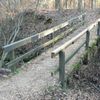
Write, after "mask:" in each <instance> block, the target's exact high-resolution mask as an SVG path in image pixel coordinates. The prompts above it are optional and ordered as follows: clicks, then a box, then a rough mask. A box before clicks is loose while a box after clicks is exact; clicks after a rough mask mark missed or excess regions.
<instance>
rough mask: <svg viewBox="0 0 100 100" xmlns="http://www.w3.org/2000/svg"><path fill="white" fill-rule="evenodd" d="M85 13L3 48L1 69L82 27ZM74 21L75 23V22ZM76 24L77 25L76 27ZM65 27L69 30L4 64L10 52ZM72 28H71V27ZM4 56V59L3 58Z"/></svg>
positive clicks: (0, 62)
mask: <svg viewBox="0 0 100 100" xmlns="http://www.w3.org/2000/svg"><path fill="white" fill-rule="evenodd" d="M85 15H86V14H85V13H84V14H81V15H79V16H76V17H74V18H72V19H70V20H68V21H66V22H64V23H62V24H60V25H57V26H55V27H53V28H51V29H48V30H45V31H43V32H41V33H37V34H35V35H33V36H30V37H28V38H25V39H22V40H19V41H16V42H14V43H11V44H8V45H5V46H3V47H2V48H3V51H4V53H3V55H2V56H3V58H1V61H0V67H3V66H6V67H8V68H9V67H11V66H12V65H14V64H16V63H18V62H19V61H21V60H22V59H24V58H26V57H27V56H29V55H31V54H33V53H35V52H36V51H39V50H40V49H42V48H45V47H46V46H48V45H50V44H52V43H54V42H56V41H58V40H59V39H61V38H63V37H64V36H65V35H67V34H68V33H69V32H72V31H73V30H74V29H76V28H77V27H79V26H80V25H83V24H84V22H85ZM75 21H76V22H75ZM76 23H77V25H76ZM67 26H70V28H69V29H68V30H66V31H64V32H62V33H60V34H58V35H57V36H56V37H53V38H51V39H50V40H49V41H48V42H46V43H44V44H41V45H39V46H37V47H35V48H34V49H32V50H30V51H28V52H27V53H25V54H23V55H21V56H19V57H17V58H15V59H12V60H11V61H10V62H8V63H5V59H6V56H5V55H8V53H9V52H12V51H14V50H15V49H16V48H17V49H18V48H20V47H22V46H24V45H27V44H28V43H34V42H36V41H38V40H39V39H42V38H43V37H46V36H48V35H54V32H56V31H58V30H60V29H62V28H64V27H67ZM72 26H73V27H72ZM4 56H5V57H4Z"/></svg>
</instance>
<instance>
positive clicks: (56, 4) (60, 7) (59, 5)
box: [55, 0, 62, 10]
mask: <svg viewBox="0 0 100 100" xmlns="http://www.w3.org/2000/svg"><path fill="white" fill-rule="evenodd" d="M55 8H56V9H57V10H61V9H62V5H61V0H55Z"/></svg>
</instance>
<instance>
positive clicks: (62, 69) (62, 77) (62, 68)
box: [51, 19, 100, 87]
mask: <svg viewBox="0 0 100 100" xmlns="http://www.w3.org/2000/svg"><path fill="white" fill-rule="evenodd" d="M96 25H98V28H97V35H99V36H100V19H98V20H97V21H96V22H95V23H93V24H92V25H90V26H89V27H88V28H86V29H85V30H83V31H82V32H80V33H79V34H78V35H77V36H75V37H74V38H72V39H71V40H69V41H68V42H66V43H64V44H63V45H61V46H60V47H58V48H57V49H55V50H54V51H52V53H51V57H52V58H53V57H55V56H56V55H59V81H60V82H61V85H62V87H65V64H66V63H67V62H68V61H70V60H71V58H72V57H74V55H75V54H77V52H78V51H79V50H80V49H81V48H82V47H83V46H84V45H86V46H85V48H86V50H88V48H89V41H90V30H92V29H93V28H94V27H95V26H96ZM85 34H86V41H84V42H83V43H82V44H81V45H80V46H79V47H78V48H77V49H76V50H75V52H73V53H72V54H71V55H70V56H69V57H68V58H67V59H65V51H64V50H65V49H66V48H68V47H69V46H71V45H72V44H73V43H74V42H76V41H77V40H78V39H80V38H81V37H82V36H83V35H85ZM86 57H87V58H86V59H87V61H88V54H87V55H86Z"/></svg>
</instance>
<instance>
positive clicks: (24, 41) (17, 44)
mask: <svg viewBox="0 0 100 100" xmlns="http://www.w3.org/2000/svg"><path fill="white" fill-rule="evenodd" d="M85 15H86V14H85V13H84V14H82V15H80V16H78V17H74V18H72V19H71V20H68V21H67V22H65V23H62V24H60V25H58V26H55V27H53V28H51V29H48V30H46V31H43V32H41V33H37V34H36V35H33V36H31V37H28V38H25V39H22V40H20V41H17V42H14V43H12V44H9V45H6V46H4V47H3V49H4V51H5V52H10V51H12V50H13V49H16V48H18V47H21V46H23V45H25V44H28V43H31V42H34V41H36V40H38V39H40V38H43V37H45V36H47V35H49V34H51V33H54V32H56V31H57V30H59V29H61V28H64V27H65V26H67V25H70V24H71V23H72V22H73V20H76V19H80V20H84V18H85Z"/></svg>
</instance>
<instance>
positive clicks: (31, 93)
mask: <svg viewBox="0 0 100 100" xmlns="http://www.w3.org/2000/svg"><path fill="white" fill-rule="evenodd" d="M97 18H99V15H97V12H95V11H87V18H86V21H87V22H86V24H85V25H84V26H82V27H80V28H79V29H77V30H76V31H74V32H73V34H71V35H70V36H68V37H66V38H64V39H62V40H61V41H59V42H58V43H56V44H55V46H54V47H52V48H50V49H49V50H47V51H46V52H44V53H42V54H41V55H40V56H39V57H37V58H35V59H33V60H31V61H30V62H28V63H27V64H25V65H24V66H23V67H22V69H21V70H20V72H19V73H18V74H16V75H14V76H11V77H10V78H5V79H2V78H1V81H0V100H41V98H40V96H41V94H43V93H44V92H45V91H44V89H46V88H48V87H49V86H54V85H55V84H58V74H56V75H53V76H51V73H52V72H54V71H55V70H56V69H57V66H58V56H57V57H55V58H54V59H52V58H51V51H52V50H54V49H55V48H57V47H59V46H60V45H61V44H63V43H65V42H66V41H68V40H70V39H71V38H72V37H74V36H75V35H77V34H78V33H79V32H81V31H82V30H83V29H85V28H86V27H87V26H88V25H90V23H93V22H95V20H96V19H97ZM91 34H92V35H91V39H93V38H95V37H96V36H95V35H96V33H95V31H94V30H92V32H91ZM84 39H85V36H84V37H82V38H81V39H80V40H79V41H77V42H76V43H75V44H74V45H72V46H71V47H69V48H68V49H66V56H67V55H69V53H71V52H72V51H73V50H74V49H75V48H76V47H77V46H78V45H79V44H80V43H81V42H83V40H84ZM83 51H84V48H82V50H81V51H80V52H79V53H78V55H76V56H75V57H74V58H73V59H72V60H71V61H70V62H69V63H68V64H67V67H66V73H67V72H70V71H71V70H72V67H70V66H71V64H73V63H75V62H76V61H78V58H80V55H81V54H82V53H83ZM69 100H71V99H69Z"/></svg>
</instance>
